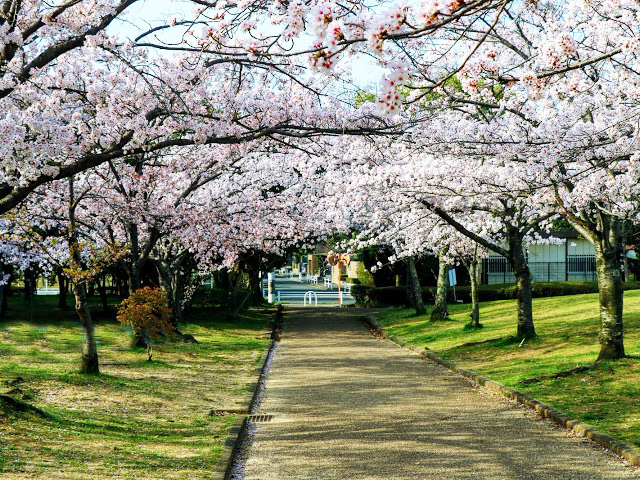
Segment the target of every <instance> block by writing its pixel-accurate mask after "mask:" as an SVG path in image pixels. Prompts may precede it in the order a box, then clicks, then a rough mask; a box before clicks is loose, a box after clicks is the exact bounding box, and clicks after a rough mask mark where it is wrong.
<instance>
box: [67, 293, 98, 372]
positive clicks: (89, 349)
mask: <svg viewBox="0 0 640 480" xmlns="http://www.w3.org/2000/svg"><path fill="white" fill-rule="evenodd" d="M73 291H74V294H75V298H76V313H77V314H78V317H79V318H80V323H82V328H84V337H85V338H84V345H83V347H82V365H81V367H80V373H91V374H98V373H100V367H99V364H98V347H97V345H96V337H95V331H94V327H93V319H92V318H91V312H90V311H89V305H88V303H87V286H86V283H85V282H78V283H77V284H75V285H74V288H73Z"/></svg>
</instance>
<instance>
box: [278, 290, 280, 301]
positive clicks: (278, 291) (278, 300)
mask: <svg viewBox="0 0 640 480" xmlns="http://www.w3.org/2000/svg"><path fill="white" fill-rule="evenodd" d="M278 303H280V290H278Z"/></svg>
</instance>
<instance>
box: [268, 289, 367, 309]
mask: <svg viewBox="0 0 640 480" xmlns="http://www.w3.org/2000/svg"><path fill="white" fill-rule="evenodd" d="M276 301H277V302H278V303H282V304H288V305H302V306H305V307H306V306H307V303H308V304H309V306H327V305H342V304H343V303H345V302H347V303H354V301H353V297H351V295H348V294H345V293H344V292H324V291H308V292H287V291H286V290H284V291H278V292H277V293H276Z"/></svg>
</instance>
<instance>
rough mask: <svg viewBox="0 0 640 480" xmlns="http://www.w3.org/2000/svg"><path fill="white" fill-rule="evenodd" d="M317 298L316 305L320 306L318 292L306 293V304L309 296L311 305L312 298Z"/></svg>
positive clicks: (305, 304)
mask: <svg viewBox="0 0 640 480" xmlns="http://www.w3.org/2000/svg"><path fill="white" fill-rule="evenodd" d="M312 297H313V298H314V299H315V300H316V307H317V306H318V294H317V293H316V292H312V291H308V292H307V293H305V294H304V306H305V307H306V306H307V298H309V305H311V298H312Z"/></svg>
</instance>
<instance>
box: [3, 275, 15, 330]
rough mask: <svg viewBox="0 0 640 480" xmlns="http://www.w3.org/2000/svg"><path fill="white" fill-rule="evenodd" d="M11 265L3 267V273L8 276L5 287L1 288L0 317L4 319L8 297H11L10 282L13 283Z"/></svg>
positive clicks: (7, 306)
mask: <svg viewBox="0 0 640 480" xmlns="http://www.w3.org/2000/svg"><path fill="white" fill-rule="evenodd" d="M13 271H14V267H13V265H7V266H5V267H4V272H5V274H6V275H9V280H8V281H7V283H6V285H3V286H2V287H0V288H2V304H1V305H0V317H1V318H4V316H5V315H6V314H7V309H8V308H9V297H10V296H11V282H12V281H13Z"/></svg>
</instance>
